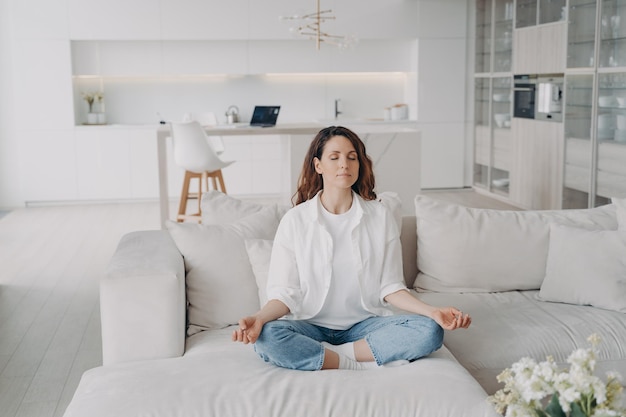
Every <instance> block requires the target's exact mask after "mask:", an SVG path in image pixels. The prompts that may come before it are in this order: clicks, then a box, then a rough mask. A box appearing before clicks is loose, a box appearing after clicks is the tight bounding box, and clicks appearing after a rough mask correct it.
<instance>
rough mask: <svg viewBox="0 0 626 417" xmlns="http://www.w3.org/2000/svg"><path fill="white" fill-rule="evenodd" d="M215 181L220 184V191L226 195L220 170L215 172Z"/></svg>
mask: <svg viewBox="0 0 626 417" xmlns="http://www.w3.org/2000/svg"><path fill="white" fill-rule="evenodd" d="M217 179H218V181H219V182H220V188H221V189H222V192H223V193H224V194H226V186H225V185H224V177H223V176H222V170H221V169H220V170H218V171H217ZM216 189H217V187H216Z"/></svg>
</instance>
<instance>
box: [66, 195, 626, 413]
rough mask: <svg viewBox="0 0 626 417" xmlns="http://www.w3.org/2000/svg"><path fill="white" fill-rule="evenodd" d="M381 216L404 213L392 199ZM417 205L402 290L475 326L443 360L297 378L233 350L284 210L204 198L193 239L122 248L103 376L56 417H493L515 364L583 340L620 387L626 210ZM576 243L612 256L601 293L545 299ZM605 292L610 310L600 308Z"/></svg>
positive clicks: (93, 378)
mask: <svg viewBox="0 0 626 417" xmlns="http://www.w3.org/2000/svg"><path fill="white" fill-rule="evenodd" d="M384 200H385V202H386V204H389V207H390V208H391V209H392V210H394V212H395V213H396V214H397V213H399V209H398V206H397V201H396V200H394V198H393V196H387V198H386V199H384ZM415 204H416V216H415V217H413V216H411V217H404V218H399V217H398V218H397V219H398V221H399V222H401V227H402V245H403V262H404V272H405V279H406V281H407V285H408V286H409V287H410V288H416V291H418V292H419V294H418V295H419V296H420V297H422V298H423V299H424V300H426V301H427V302H430V303H433V304H437V305H455V306H458V307H460V308H461V309H462V310H463V311H467V312H469V313H471V314H472V317H473V322H472V326H471V327H470V328H469V329H468V330H456V331H453V332H446V334H445V338H444V347H442V348H441V349H440V350H439V351H437V352H435V353H434V354H432V355H430V356H429V357H428V358H423V359H420V360H418V361H415V362H413V363H411V364H409V365H405V366H401V367H396V368H380V369H376V370H371V371H344V370H337V371H323V372H302V371H291V370H286V369H280V368H276V367H273V366H271V365H268V364H266V363H264V362H263V361H261V360H260V359H259V358H258V357H257V355H256V354H255V353H254V351H253V348H252V346H250V345H243V344H238V343H233V342H231V341H230V334H231V331H232V329H231V328H229V326H230V325H232V324H234V323H236V320H237V319H238V318H239V317H241V316H242V315H244V314H249V313H252V312H254V311H256V309H258V307H259V305H260V304H261V303H262V302H263V300H264V291H263V289H264V288H263V283H264V280H265V279H266V273H267V262H268V260H269V250H270V248H271V238H272V236H273V231H275V228H276V227H277V224H278V221H279V220H280V217H281V215H282V213H283V211H284V209H283V208H279V207H274V206H271V207H269V206H260V205H255V204H250V203H244V202H241V201H238V200H235V199H232V198H230V197H228V196H225V195H220V194H219V193H209V194H208V195H207V196H206V198H204V199H203V225H194V224H170V225H169V226H168V228H169V230H168V231H142V232H135V233H131V234H129V235H126V236H125V237H124V238H123V239H122V241H121V242H120V244H119V247H118V249H117V251H116V253H115V255H114V257H113V259H112V261H111V264H110V267H109V269H108V271H107V274H106V277H105V278H104V279H103V280H102V282H101V313H102V339H103V340H102V342H103V363H104V365H103V366H101V367H98V368H95V369H92V370H89V371H87V372H86V373H85V374H84V376H83V378H82V380H81V382H80V384H79V386H78V389H77V390H76V393H75V395H74V398H73V400H72V402H71V403H70V405H69V407H68V408H67V410H66V414H65V416H66V417H87V416H89V417H93V416H116V417H123V416H139V415H145V416H204V417H207V416H215V417H217V416H220V417H222V416H316V417H318V416H341V417H344V416H385V417H393V416H403V417H404V416H429V417H431V416H461V417H462V416H493V415H496V414H495V412H494V411H493V409H492V407H491V405H489V404H488V403H487V401H486V397H487V395H488V394H492V393H493V392H495V390H496V389H497V388H498V386H497V382H496V380H495V376H496V375H497V374H498V373H499V372H500V371H502V370H503V369H504V368H506V367H508V366H510V365H511V364H512V363H513V362H515V361H517V360H518V359H520V357H522V356H533V357H535V358H537V359H540V360H543V359H545V357H546V356H547V355H553V356H554V357H555V359H556V360H557V361H558V362H564V360H565V358H566V357H567V355H568V354H569V353H570V352H571V351H572V350H573V349H574V348H576V347H581V346H586V342H585V340H586V338H587V337H588V336H589V335H590V334H591V333H594V332H595V333H598V334H599V335H600V337H601V338H602V339H603V341H604V343H603V344H602V345H601V346H600V348H601V352H600V355H599V361H598V362H599V363H598V370H599V371H604V370H609V369H611V370H616V371H619V372H621V373H622V375H625V376H626V306H624V305H623V304H624V303H626V292H624V293H620V291H626V285H624V283H623V281H622V282H621V284H620V282H618V283H617V284H616V283H614V282H613V281H611V279H613V278H614V276H615V274H618V276H619V274H620V273H624V275H622V276H623V277H626V273H625V271H626V269H625V268H626V262H623V261H622V262H621V263H620V262H619V256H618V255H615V253H619V252H616V250H614V249H615V248H617V251H619V250H622V251H623V250H624V248H625V247H626V246H624V245H626V238H625V236H624V235H625V233H626V232H620V231H617V230H616V229H617V228H618V223H619V227H620V229H626V207H625V206H624V201H620V202H619V204H618V205H617V206H618V207H617V208H616V204H611V205H609V206H605V207H602V208H596V209H590V210H570V211H561V212H558V211H550V212H528V211H527V212H504V211H495V210H480V209H467V208H464V207H460V206H455V205H450V204H444V203H439V202H437V201H435V200H433V199H430V198H427V197H424V196H417V197H416V200H415ZM618 219H619V220H618ZM555 222H558V223H560V224H559V225H557V226H551V223H555ZM212 223H213V224H212ZM562 224H566V225H567V224H569V225H575V226H577V227H578V228H577V229H572V228H570V227H567V226H563V225H562ZM581 227H582V228H584V229H580V228H581ZM551 229H552V231H551ZM561 229H562V230H561ZM555 230H556V231H555ZM416 231H417V236H416ZM578 232H580V233H581V235H580V236H577V238H578V240H581V241H584V242H589V241H593V242H596V243H597V242H598V239H600V241H602V242H604V241H609V242H611V243H610V244H611V247H609V248H606V247H604V246H603V244H602V243H600V244H596V245H595V247H592V248H587V249H588V251H589V252H593V251H594V250H595V249H598V248H600V249H601V253H600V254H597V253H596V255H592V256H589V257H588V258H589V264H590V265H591V266H594V267H597V265H595V264H596V263H597V261H598V260H600V261H601V262H603V264H602V266H603V267H604V269H605V270H607V271H608V272H607V271H605V272H606V273H604V272H603V271H598V272H599V275H602V276H603V277H605V281H606V282H604V281H602V279H604V278H602V277H600V278H595V277H594V279H595V281H594V282H593V285H592V289H591V290H589V288H587V287H585V285H586V284H585V282H586V281H585V280H583V281H582V283H581V282H578V281H576V282H574V283H575V284H576V285H569V284H568V285H566V286H565V287H567V288H566V289H567V291H562V293H561V292H558V294H556V295H555V291H554V288H555V285H556V288H558V287H559V285H560V284H561V283H560V282H559V280H560V279H561V278H560V277H561V275H559V273H560V272H563V271H559V268H561V269H563V268H565V269H567V267H570V268H571V267H575V266H576V265H571V264H572V262H562V260H560V259H558V258H559V256H562V255H560V254H559V251H558V249H559V246H558V245H557V243H559V242H554V241H551V236H557V235H558V236H560V235H559V234H560V233H561V234H564V235H565V238H569V237H570V236H569V235H568V233H578ZM558 236H557V237H558ZM581 236H582V237H581ZM561 238H563V236H561V237H559V239H561ZM593 239H595V240H593ZM620 245H622V246H620ZM579 246H580V245H578V244H576V245H573V248H570V247H569V246H568V245H566V249H567V250H569V249H572V250H581V248H580V247H579ZM605 246H606V245H605ZM418 247H419V250H417V248H418ZM561 249H562V248H561ZM595 252H598V251H597V250H596V251H595ZM181 253H182V254H184V258H183V256H182V255H181ZM622 253H623V252H622ZM570 255H571V254H569V255H568V256H570ZM616 256H618V261H617V262H615V259H614V258H615V257H616ZM418 263H419V267H420V271H419V274H418V269H417V267H418ZM611 263H617V265H611ZM574 264H575V262H574ZM607 265H608V266H607ZM585 268H586V267H584V268H583V269H584V270H583V271H582V273H587V272H588V271H587V269H585ZM611 268H613V269H611ZM620 268H621V269H620ZM571 275H572V276H573V278H580V277H577V275H580V271H578V270H576V271H574V273H573V274H571ZM416 277H417V278H416ZM544 278H545V279H544ZM566 278H567V277H566ZM583 278H584V277H583ZM588 278H591V277H588ZM613 280H615V279H613ZM618 281H619V279H618ZM544 282H546V283H550V284H554V285H552V287H550V286H549V285H547V284H546V285H544ZM600 284H603V285H604V284H606V285H605V287H604V288H600V287H602V285H600ZM610 285H614V287H610V288H608V287H606V286H610ZM620 285H621V286H620ZM576 286H578V287H577V288H574V287H576ZM606 288H608V290H609V291H610V292H611V293H612V294H613V295H615V297H608V298H610V300H608V301H607V299H605V298H606V297H605V296H606ZM581 294H582V295H581ZM539 296H541V297H542V298H541V299H540V298H539ZM621 296H623V297H621ZM576 297H578V298H579V299H577V298H576ZM581 297H582V298H581ZM558 298H563V299H560V300H557V299H558ZM547 299H551V300H553V301H546V300H547ZM554 301H560V302H554ZM565 302H566V303H565ZM578 303H584V304H596V305H598V306H596V307H594V306H589V305H578Z"/></svg>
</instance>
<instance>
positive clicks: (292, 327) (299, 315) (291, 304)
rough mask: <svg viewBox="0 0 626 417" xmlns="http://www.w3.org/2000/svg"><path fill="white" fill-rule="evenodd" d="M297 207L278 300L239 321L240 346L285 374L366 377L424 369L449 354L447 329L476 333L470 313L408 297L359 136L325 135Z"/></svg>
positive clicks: (308, 159) (273, 287) (345, 132)
mask: <svg viewBox="0 0 626 417" xmlns="http://www.w3.org/2000/svg"><path fill="white" fill-rule="evenodd" d="M295 198H296V201H295V207H294V208H292V209H291V210H289V211H288V212H287V213H286V214H285V216H284V217H283V219H282V221H281V223H280V225H279V227H278V230H277V232H276V236H275V239H274V245H273V248H272V257H271V262H270V267H269V275H268V286H267V298H268V300H269V301H268V302H267V304H265V306H263V307H262V308H261V310H259V311H258V312H257V313H256V314H254V315H253V316H249V317H244V318H242V319H241V320H239V328H238V329H237V330H235V331H234V332H233V336H232V339H233V340H234V341H238V342H243V343H246V344H247V343H254V349H255V351H256V352H257V353H258V354H259V356H261V358H263V359H264V360H265V361H267V362H270V363H272V364H274V365H276V366H280V367H284V368H290V369H300V370H307V371H315V370H320V369H354V370H357V369H369V368H375V367H378V366H382V365H385V366H394V365H400V364H404V363H408V362H410V361H413V360H416V359H418V358H421V357H423V356H426V355H428V354H430V353H432V352H434V351H435V350H437V349H439V348H440V347H441V344H442V341H443V329H447V330H453V329H458V328H467V327H468V326H469V325H470V323H471V318H470V316H469V315H468V314H463V313H462V312H461V311H460V310H458V309H456V308H454V307H444V308H439V307H434V306H431V305H428V304H426V303H424V302H422V301H420V300H419V299H417V298H416V297H414V296H413V295H412V294H411V293H410V292H409V291H408V289H407V288H406V285H405V283H404V277H403V272H402V254H401V247H400V232H399V230H398V227H397V225H396V223H395V221H394V219H393V217H392V215H391V213H390V212H389V211H388V210H387V208H386V207H385V206H384V205H383V204H382V203H381V202H380V201H378V200H376V193H375V192H374V173H373V170H372V161H371V159H370V158H369V156H368V155H367V154H366V151H365V145H364V144H363V142H362V141H361V139H359V137H358V136H357V135H356V134H355V133H354V132H352V131H351V130H349V129H347V128H345V127H340V126H332V127H328V128H325V129H322V130H321V131H320V132H319V133H318V134H317V135H316V136H315V138H314V139H313V142H312V143H311V145H310V147H309V150H308V152H307V154H306V156H305V159H304V164H303V167H302V172H301V174H300V178H299V181H298V190H297V193H296V195H295ZM389 305H391V306H394V307H396V308H398V309H400V310H404V311H405V312H407V313H410V314H405V315H393V314H392V312H391V310H390V309H389ZM278 319H281V320H278Z"/></svg>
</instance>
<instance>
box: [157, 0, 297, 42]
mask: <svg viewBox="0 0 626 417" xmlns="http://www.w3.org/2000/svg"><path fill="white" fill-rule="evenodd" d="M217 3H219V4H216V2H215V1H197V0H161V1H159V4H160V11H161V16H162V19H161V28H162V32H161V34H160V36H162V38H163V39H168V40H177V39H178V40H202V39H212V40H247V39H248V30H249V29H248V26H249V23H250V20H251V16H253V15H251V14H250V11H249V9H250V6H249V3H250V2H249V1H248V0H229V1H220V2H217ZM260 3H262V4H264V5H266V6H267V5H268V2H260ZM271 3H273V2H270V3H269V4H270V5H269V6H267V7H268V8H269V9H270V10H271V9H273V7H272V5H271ZM258 18H259V17H258V16H254V17H252V19H258ZM263 21H264V23H265V24H267V21H265V20H263ZM271 22H272V24H273V25H275V26H278V24H279V22H278V15H274V16H273V19H272V20H271ZM286 36H288V34H287V35H286Z"/></svg>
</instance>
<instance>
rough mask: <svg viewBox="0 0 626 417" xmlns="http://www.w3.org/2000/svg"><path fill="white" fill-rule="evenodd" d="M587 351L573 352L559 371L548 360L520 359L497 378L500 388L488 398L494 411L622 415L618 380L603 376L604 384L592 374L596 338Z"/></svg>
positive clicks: (515, 416) (533, 415)
mask: <svg viewBox="0 0 626 417" xmlns="http://www.w3.org/2000/svg"><path fill="white" fill-rule="evenodd" d="M587 340H588V341H589V342H590V343H591V345H592V346H591V348H588V349H577V350H575V351H574V352H572V353H571V355H570V356H569V358H567V362H568V363H569V364H570V369H569V370H559V369H558V368H557V366H556V364H555V362H554V359H553V358H552V357H550V356H549V357H548V358H547V359H546V360H545V361H544V362H539V363H537V362H536V361H535V360H533V359H530V358H522V359H521V360H519V361H518V362H516V363H514V364H513V365H512V366H511V368H507V369H505V370H504V371H503V372H502V373H501V374H500V375H498V382H501V383H504V388H502V389H501V390H499V391H498V392H496V393H495V394H494V395H492V396H490V397H489V401H490V402H491V403H492V404H493V405H494V406H495V408H496V411H498V412H499V413H505V414H504V416H505V417H609V416H617V417H624V416H626V410H624V409H622V408H620V403H621V395H622V383H621V381H622V379H621V376H620V375H619V374H618V373H615V372H609V373H607V381H606V383H603V382H602V380H601V379H600V378H598V377H597V376H594V375H593V371H594V368H595V365H596V355H597V353H598V351H597V345H598V344H599V343H600V338H599V337H598V336H597V335H595V334H593V335H591V336H590V337H589V338H588V339H587Z"/></svg>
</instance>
